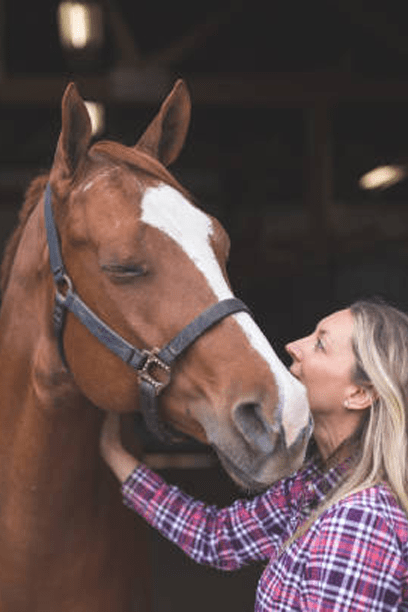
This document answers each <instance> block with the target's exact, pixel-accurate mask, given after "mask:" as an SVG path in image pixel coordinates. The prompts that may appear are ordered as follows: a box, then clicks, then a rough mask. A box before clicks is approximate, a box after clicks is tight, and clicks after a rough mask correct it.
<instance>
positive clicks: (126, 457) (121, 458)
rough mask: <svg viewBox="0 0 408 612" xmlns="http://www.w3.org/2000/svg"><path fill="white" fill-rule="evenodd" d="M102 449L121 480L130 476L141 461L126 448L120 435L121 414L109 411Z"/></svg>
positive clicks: (104, 424) (103, 428)
mask: <svg viewBox="0 0 408 612" xmlns="http://www.w3.org/2000/svg"><path fill="white" fill-rule="evenodd" d="M99 445H100V451H101V455H102V457H103V459H104V460H105V461H106V463H107V464H108V465H109V467H110V468H111V470H112V471H113V473H114V474H115V475H116V477H117V478H118V479H119V480H120V481H121V482H125V480H126V479H127V478H128V476H130V474H131V473H132V472H133V470H134V469H135V468H137V467H138V465H140V462H139V461H138V460H137V459H136V458H135V457H133V455H131V454H130V453H128V452H127V450H125V448H124V447H123V445H122V441H121V437H120V416H119V415H118V414H116V413H115V412H107V414H106V417H105V421H104V423H103V425H102V429H101V437H100V443H99Z"/></svg>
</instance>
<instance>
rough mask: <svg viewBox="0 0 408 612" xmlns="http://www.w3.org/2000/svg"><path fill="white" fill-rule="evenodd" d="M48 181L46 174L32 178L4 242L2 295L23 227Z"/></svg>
mask: <svg viewBox="0 0 408 612" xmlns="http://www.w3.org/2000/svg"><path fill="white" fill-rule="evenodd" d="M47 181H48V174H41V175H40V176H37V177H36V178H35V179H33V180H32V182H31V183H30V185H29V186H28V188H27V191H26V193H25V196H24V204H23V206H22V208H21V209H20V212H19V214H18V225H17V227H16V228H15V230H14V231H13V233H12V234H11V236H10V238H9V239H8V240H7V242H6V246H5V248H4V253H3V260H2V262H1V267H0V293H1V294H2V295H4V293H5V291H6V289H7V285H8V282H9V278H10V273H11V268H12V266H13V262H14V258H15V255H16V252H17V249H18V245H19V243H20V239H21V236H22V234H23V231H24V228H25V226H26V223H27V221H28V218H29V217H30V215H31V213H32V211H33V210H34V208H35V206H36V205H37V204H38V201H39V199H40V197H41V196H42V194H43V192H44V189H45V186H46V184H47Z"/></svg>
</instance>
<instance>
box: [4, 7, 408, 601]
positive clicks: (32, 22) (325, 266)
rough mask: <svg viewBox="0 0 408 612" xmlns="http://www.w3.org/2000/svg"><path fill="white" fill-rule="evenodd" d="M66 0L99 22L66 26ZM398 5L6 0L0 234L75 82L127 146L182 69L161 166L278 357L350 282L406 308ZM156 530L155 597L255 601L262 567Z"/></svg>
mask: <svg viewBox="0 0 408 612" xmlns="http://www.w3.org/2000/svg"><path fill="white" fill-rule="evenodd" d="M63 4H65V5H67V4H71V5H75V6H77V17H76V19H78V20H79V21H77V26H76V27H77V34H78V31H79V30H80V29H81V28H82V25H80V24H82V21H81V19H85V18H83V17H81V15H82V16H83V15H92V19H91V21H92V23H93V25H94V26H95V27H96V26H100V27H99V29H96V34H95V37H94V38H90V39H89V40H86V37H85V39H84V40H85V44H83V42H81V40H79V41H78V39H77V40H76V41H72V40H71V42H70V41H69V40H64V38H63V30H62V21H61V6H62V5H63ZM78 7H82V9H80V8H78ZM78 11H79V12H78ZM81 11H82V12H81ZM84 11H88V12H85V13H84ZM406 17H407V8H406V5H405V3H402V2H401V1H399V0H388V2H387V3H383V2H381V3H380V1H379V0H371V2H370V3H367V2H364V1H363V0H310V2H307V3H305V2H300V1H299V2H294V3H277V2H274V3H266V2H263V1H262V0H251V1H249V0H234V1H233V2H231V1H229V0H207V1H206V2H205V3H204V4H201V3H186V2H185V1H183V0H173V2H171V3H169V2H163V1H160V0H151V1H150V2H144V3H139V2H136V1H135V0H81V2H79V0H78V2H76V3H67V2H59V1H57V0H42V1H41V2H38V3H37V2H29V1H28V0H21V1H20V2H15V1H14V0H0V243H1V244H0V247H1V248H4V244H5V242H6V239H7V237H8V235H9V234H10V232H11V230H12V228H13V226H14V225H15V223H16V221H17V217H18V211H19V208H20V206H21V203H22V200H23V196H24V192H25V190H26V188H27V186H28V185H29V183H30V180H31V179H32V178H34V177H35V176H36V175H37V174H39V173H40V172H41V171H42V170H44V169H47V168H49V167H50V165H51V163H52V158H53V154H54V149H55V145H56V142H57V138H58V134H59V130H60V122H61V119H60V102H61V96H62V93H63V91H64V89H65V86H66V85H67V83H68V82H70V81H75V82H76V83H77V85H78V87H79V90H80V92H81V94H82V96H83V97H84V99H85V100H87V101H89V102H93V103H96V104H97V105H98V106H97V108H99V109H101V110H102V118H103V124H102V126H101V127H100V128H99V132H97V133H96V135H95V137H96V138H109V139H113V140H119V141H120V142H123V143H124V144H128V145H132V144H134V143H135V142H136V140H137V137H138V136H139V135H140V134H141V133H142V131H143V129H144V127H145V126H146V125H147V124H148V122H149V121H150V120H151V118H152V117H153V116H154V114H155V112H156V110H157V108H158V106H159V104H160V102H161V101H162V100H163V99H164V97H165V96H166V94H167V93H168V92H169V91H170V89H171V87H172V85H173V83H174V82H175V80H176V79H177V78H179V77H182V78H183V79H184V80H185V81H186V83H187V86H188V88H189V90H190V93H191V96H192V103H193V112H192V121H191V127H190V131H189V134H188V138H187V142H186V146H185V147H184V150H183V152H182V154H181V156H180V158H179V159H178V160H177V162H176V163H175V164H174V165H173V167H172V171H173V173H174V174H175V176H176V177H177V178H178V179H179V180H180V182H181V183H182V184H183V185H185V186H186V187H187V188H188V189H189V190H190V191H191V192H192V193H193V195H194V196H195V197H196V200H197V202H198V203H199V204H200V206H201V207H202V208H203V209H204V210H206V211H208V212H210V213H211V214H214V215H215V216H216V217H217V218H218V219H219V220H220V221H221V222H222V223H223V225H224V227H225V228H226V229H227V231H228V233H229V235H230V238H231V243H232V249H231V255H230V262H229V274H230V279H231V281H232V285H233V288H234V290H235V293H236V295H237V296H238V297H240V298H241V299H243V300H244V301H245V302H246V303H247V304H248V305H249V306H250V307H251V309H252V311H253V313H254V316H255V318H256V320H257V322H258V323H259V325H260V326H261V328H262V329H263V330H264V332H265V334H266V335H267V337H268V339H269V340H270V342H271V343H272V344H273V346H274V348H275V350H276V351H277V352H278V354H279V355H280V357H281V358H282V359H283V360H286V356H285V352H284V345H285V343H286V342H288V341H289V340H290V339H293V338H297V337H300V336H302V335H305V334H306V333H308V332H309V331H311V330H312V329H313V327H314V325H315V323H316V321H317V320H318V319H319V318H320V317H322V316H324V315H325V314H328V313H329V312H331V311H333V310H335V309H337V308H339V307H342V306H345V305H347V304H349V303H350V302H352V301H353V300H355V299H358V298H364V297H373V296H375V297H379V298H383V299H385V300H387V301H389V302H391V303H392V304H394V305H396V306H397V307H399V308H401V309H403V310H408V281H407V278H406V271H407V269H408V206H407V202H408V180H407V177H408V114H407V105H408V78H407V77H408V71H407V60H408V37H407V23H408V21H407V19H406ZM85 21H86V19H85ZM84 36H85V34H84ZM79 38H80V37H79ZM379 168H380V169H382V170H381V172H378V173H377V174H376V175H373V174H372V173H371V172H372V171H373V170H375V169H379ZM369 173H371V174H369ZM186 299H188V296H186ZM135 427H136V428H137V430H138V433H139V435H141V436H142V437H143V440H144V443H145V449H146V456H147V458H148V459H149V458H150V461H151V463H152V465H154V466H155V467H157V468H158V469H160V470H161V471H163V473H164V474H165V475H166V476H167V477H168V478H169V479H171V480H172V481H173V482H175V483H178V484H180V485H181V486H182V487H183V488H184V489H186V490H187V491H190V492H192V493H194V494H195V495H197V496H200V497H201V498H202V499H204V500H206V501H209V502H211V503H217V504H218V505H222V504H224V503H228V502H229V501H230V500H231V499H233V498H234V497H236V496H237V495H242V492H241V491H238V489H236V488H235V486H234V485H233V484H232V483H231V482H230V481H229V480H228V478H227V477H226V476H225V475H224V474H223V472H222V471H221V469H220V467H219V466H218V464H217V462H216V459H215V458H214V456H213V455H212V453H211V451H210V450H208V449H206V448H203V447H201V446H200V445H198V444H195V443H194V442H191V443H189V444H184V445H178V446H176V447H174V448H173V447H167V446H164V445H163V444H159V443H158V442H157V441H155V440H154V439H152V438H151V437H150V436H149V435H148V434H147V432H145V431H144V429H143V426H142V425H141V424H140V423H137V424H136V425H135ZM151 540H152V584H153V585H154V588H153V607H154V612H173V611H176V610H177V611H178V612H183V611H184V610H190V609H191V608H192V607H194V609H195V610H196V612H201V611H202V612H204V611H207V610H208V609H213V610H222V609H224V608H225V605H228V606H230V607H233V608H234V610H235V611H236V612H249V611H250V610H252V609H253V601H254V593H255V586H256V582H257V579H258V577H259V574H260V572H261V570H262V568H261V567H253V568H249V569H248V570H243V571H242V572H239V573H237V574H231V575H221V574H219V573H218V572H216V571H215V570H208V569H205V568H201V567H197V566H195V565H194V564H193V563H191V562H189V561H188V560H187V559H185V558H184V556H183V555H182V554H181V553H179V551H177V550H175V549H174V548H173V547H172V546H171V545H169V544H167V543H166V542H165V541H164V540H163V539H162V538H161V537H160V536H158V535H157V534H155V533H153V532H152V533H151Z"/></svg>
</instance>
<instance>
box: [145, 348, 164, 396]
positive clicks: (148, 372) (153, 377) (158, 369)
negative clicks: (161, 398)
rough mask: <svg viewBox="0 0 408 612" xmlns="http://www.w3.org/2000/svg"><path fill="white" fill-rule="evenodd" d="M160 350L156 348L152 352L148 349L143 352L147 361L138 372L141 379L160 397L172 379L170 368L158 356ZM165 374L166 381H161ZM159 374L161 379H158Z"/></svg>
mask: <svg viewBox="0 0 408 612" xmlns="http://www.w3.org/2000/svg"><path fill="white" fill-rule="evenodd" d="M159 350H160V349H158V348H154V349H152V350H151V351H149V350H147V349H145V350H143V351H142V353H143V355H144V356H145V357H146V359H145V361H144V362H143V366H142V368H141V369H140V370H139V372H138V374H139V378H141V379H142V380H144V381H146V382H147V383H149V384H150V385H152V387H153V388H154V391H155V394H156V395H159V393H161V392H162V390H163V389H164V387H167V385H168V384H169V382H170V379H171V369H170V366H169V365H167V363H165V362H164V361H163V360H162V359H160V357H159V355H158V353H159ZM163 373H164V376H165V379H164V380H160V375H161V376H163ZM157 374H159V378H157Z"/></svg>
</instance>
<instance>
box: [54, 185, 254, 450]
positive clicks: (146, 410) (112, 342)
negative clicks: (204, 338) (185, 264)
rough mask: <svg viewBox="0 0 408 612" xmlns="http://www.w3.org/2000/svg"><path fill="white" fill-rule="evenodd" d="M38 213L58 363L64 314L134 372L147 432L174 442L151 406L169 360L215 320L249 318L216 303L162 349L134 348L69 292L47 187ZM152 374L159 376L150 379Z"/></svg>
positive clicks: (233, 305)
mask: <svg viewBox="0 0 408 612" xmlns="http://www.w3.org/2000/svg"><path fill="white" fill-rule="evenodd" d="M44 210H45V226H46V231H47V241H48V249H49V254H50V265H51V271H52V274H53V277H54V282H55V286H56V294H55V305H54V314H53V320H54V328H55V334H56V337H57V341H58V349H59V353H60V356H61V359H62V361H63V363H64V364H65V366H66V367H67V368H68V365H67V362H66V359H65V355H64V346H63V331H64V320H65V315H66V312H67V310H69V311H70V312H72V313H73V314H74V315H75V316H76V317H77V318H78V319H79V320H80V321H81V323H82V324H83V325H85V327H86V328H87V329H88V330H89V331H90V332H91V333H92V334H93V335H94V336H95V337H96V338H97V339H98V340H99V341H100V342H102V344H104V345H105V346H106V347H107V348H108V349H109V350H110V351H112V352H113V353H114V354H115V355H117V356H118V357H120V358H121V359H122V360H123V361H124V362H125V363H127V364H129V365H130V366H131V367H132V368H134V369H135V370H136V372H137V375H138V378H139V384H140V396H141V411H142V414H143V417H144V419H145V422H146V425H147V427H148V429H149V430H150V431H151V432H152V433H153V434H154V435H156V436H157V437H158V438H159V439H160V440H161V441H163V442H165V443H169V442H176V441H180V438H179V437H178V438H177V437H176V436H175V435H174V433H173V432H172V429H171V427H170V426H169V425H167V424H165V423H164V422H163V421H161V420H160V418H159V412H158V406H157V397H158V395H159V394H160V393H161V391H162V390H163V388H164V387H165V386H166V385H168V384H169V382H170V379H171V366H172V364H173V362H174V361H175V360H176V359H177V358H178V357H179V356H180V355H181V354H182V353H183V352H184V351H185V350H186V349H187V348H188V347H189V346H190V345H191V344H193V343H194V342H195V340H197V338H199V337H200V336H201V335H202V334H203V333H205V332H206V331H207V330H209V329H210V328H211V327H212V326H213V325H215V324H216V323H218V321H221V320H222V319H224V318H225V317H227V316H229V315H231V314H234V313H236V312H240V311H244V312H247V313H249V314H251V313H250V311H249V309H248V307H247V306H246V305H245V304H244V303H243V302H241V300H238V299H236V298H231V299H226V300H221V301H220V302H217V303H216V304H213V305H212V306H210V307H209V308H207V310H204V312H202V313H201V314H200V315H198V317H196V318H195V319H194V320H193V321H192V322H191V323H189V324H188V325H187V326H186V327H185V328H184V329H183V330H182V331H181V332H180V333H179V334H177V336H175V337H174V338H173V339H172V340H170V342H169V343H168V344H166V346H164V347H163V348H162V349H156V348H154V349H151V350H148V349H142V350H140V349H138V348H136V347H135V346H133V345H132V344H130V343H129V342H127V341H126V340H125V339H124V338H122V337H121V336H120V335H119V334H117V333H116V332H115V331H114V330H113V329H111V328H110V327H109V326H108V325H106V323H104V322H103V321H102V320H101V319H100V318H99V317H98V316H97V315H96V314H95V313H94V312H92V310H91V309H90V308H88V306H87V305H86V304H85V303H84V302H83V301H82V300H81V298H80V297H79V296H78V295H77V294H76V293H75V291H74V288H73V284H72V281H71V279H70V277H69V276H68V274H67V271H66V269H65V267H64V262H63V260H62V255H61V249H60V244H59V238H58V231H57V228H56V225H55V221H54V215H53V211H52V191H51V186H50V184H49V183H48V184H47V187H46V190H45V196H44ZM158 372H160V376H159V378H156V377H155V374H156V373H158ZM163 379H164V380H163Z"/></svg>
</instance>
